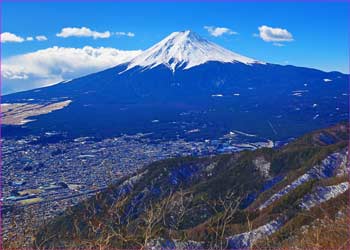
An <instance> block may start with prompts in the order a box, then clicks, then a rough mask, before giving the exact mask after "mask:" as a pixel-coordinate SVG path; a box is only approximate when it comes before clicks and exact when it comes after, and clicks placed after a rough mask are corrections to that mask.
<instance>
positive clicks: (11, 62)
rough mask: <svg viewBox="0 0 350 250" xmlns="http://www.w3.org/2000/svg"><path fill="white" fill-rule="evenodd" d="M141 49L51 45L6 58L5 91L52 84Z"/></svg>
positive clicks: (122, 59) (110, 64)
mask: <svg viewBox="0 0 350 250" xmlns="http://www.w3.org/2000/svg"><path fill="white" fill-rule="evenodd" d="M139 53H140V51H122V50H118V49H114V48H104V47H100V48H93V47H90V46H85V47H83V48H64V47H56V46H55V47H51V48H47V49H43V50H38V51H35V52H32V53H27V54H22V55H18V56H13V57H9V58H5V59H4V60H3V61H2V71H1V75H2V77H3V82H2V83H3V84H2V87H3V93H4V94H6V93H10V92H16V91H22V90H27V89H32V88H36V87H42V86H47V85H52V84H55V83H58V82H61V81H64V80H69V79H74V78H77V77H80V76H83V75H86V74H90V73H93V72H97V71H100V70H103V69H106V68H110V67H113V66H115V65H118V64H120V63H124V62H127V61H129V60H130V59H131V58H133V57H135V56H136V55H138V54H139Z"/></svg>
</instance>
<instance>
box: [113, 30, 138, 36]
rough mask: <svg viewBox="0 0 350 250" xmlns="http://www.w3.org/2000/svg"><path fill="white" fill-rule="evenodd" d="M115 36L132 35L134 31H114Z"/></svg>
mask: <svg viewBox="0 0 350 250" xmlns="http://www.w3.org/2000/svg"><path fill="white" fill-rule="evenodd" d="M114 34H115V35H116V36H128V37H134V36H135V33H132V32H124V31H120V32H115V33H114Z"/></svg>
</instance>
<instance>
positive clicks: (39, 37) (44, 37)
mask: <svg viewBox="0 0 350 250" xmlns="http://www.w3.org/2000/svg"><path fill="white" fill-rule="evenodd" d="M35 39H36V40H38V41H46V40H47V37H46V36H43V35H41V36H36V37H35Z"/></svg>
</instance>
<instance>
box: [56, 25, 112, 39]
mask: <svg viewBox="0 0 350 250" xmlns="http://www.w3.org/2000/svg"><path fill="white" fill-rule="evenodd" d="M56 36H58V37H64V38H67V37H72V36H75V37H93V38H94V39H97V38H109V37H110V36H111V32H110V31H104V32H97V31H94V30H91V29H89V28H86V27H81V28H70V27H67V28H63V29H62V30H61V32H60V33H58V34H56Z"/></svg>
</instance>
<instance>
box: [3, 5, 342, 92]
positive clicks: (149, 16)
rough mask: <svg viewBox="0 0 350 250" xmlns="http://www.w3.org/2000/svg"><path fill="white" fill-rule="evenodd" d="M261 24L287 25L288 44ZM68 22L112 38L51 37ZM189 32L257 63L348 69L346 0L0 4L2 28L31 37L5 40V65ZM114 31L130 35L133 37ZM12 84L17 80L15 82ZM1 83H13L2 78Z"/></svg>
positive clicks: (142, 44) (141, 45)
mask: <svg viewBox="0 0 350 250" xmlns="http://www.w3.org/2000/svg"><path fill="white" fill-rule="evenodd" d="M263 25H266V26H267V27H270V28H279V29H284V30H286V31H287V32H289V34H290V35H291V36H292V39H289V40H293V41H282V42H279V41H277V42H274V41H264V40H263V39H262V38H261V37H259V35H260V34H259V30H258V28H259V27H261V26H263ZM204 26H212V27H213V28H215V27H225V28H227V29H230V30H231V31H232V32H231V34H228V33H224V34H223V35H221V36H216V37H215V36H213V35H211V34H210V33H209V32H208V30H207V29H205V28H204ZM66 27H72V28H81V27H87V28H89V29H90V30H91V31H96V32H101V33H102V32H105V31H110V32H111V33H112V34H113V35H111V36H110V37H109V38H97V39H94V38H93V37H66V38H64V37H58V36H56V34H58V33H60V32H61V30H62V29H63V28H66ZM187 29H190V30H193V31H195V32H196V33H198V34H199V35H201V36H203V37H205V38H207V39H209V40H211V41H213V42H215V43H217V44H219V45H221V46H223V47H225V48H228V49H231V50H233V51H235V52H237V53H239V54H242V55H245V56H249V57H252V58H255V59H258V60H262V61H266V62H271V63H278V64H293V65H297V66H306V67H312V68H318V69H322V70H325V71H333V70H336V71H341V72H346V73H347V72H349V52H348V51H349V49H348V44H349V39H348V30H349V3H346V2H333V3H332V2H329V3H312V2H309V3H277V2H270V3H235V2H231V3H229V2H219V3H210V2H206V3H198V2H197V3H196V2H192V3H185V2H177V3H176V2H170V3H169V2H168V3H161V2H153V3H136V2H131V3H130V2H129V3H118V2H103V3H101V2H100V3H97V2H95V3H94V2H74V3H70V2H61V3H59V2H51V3H44V2H39V3H25V2H12V3H11V2H5V3H4V2H3V3H2V32H9V33H12V34H14V35H16V36H18V37H21V38H23V39H24V40H25V39H26V38H27V37H33V41H23V42H5V43H4V42H3V43H2V58H3V60H4V61H5V62H6V60H7V62H9V60H8V59H9V58H11V57H13V56H15V55H23V54H26V53H29V52H35V51H38V50H44V49H47V48H51V47H53V46H58V47H71V48H82V47H84V46H91V47H93V48H97V47H101V46H103V47H112V48H116V49H120V50H138V49H142V50H143V49H146V48H148V47H149V46H151V45H153V44H154V43H156V42H158V41H160V40H161V39H162V38H164V37H165V36H167V35H168V34H169V33H171V32H173V31H179V30H187ZM114 32H125V33H126V34H127V33H128V32H130V34H131V33H132V34H134V36H132V37H131V36H126V35H115V33H114ZM233 32H236V33H238V34H232V33H233ZM254 34H255V35H254ZM39 35H40V36H45V37H46V38H47V40H45V41H38V40H37V39H36V38H35V36H39ZM276 45H280V46H276ZM282 45H283V46H282ZM17 61H18V60H17ZM11 63H16V62H15V60H12V61H11ZM12 80H13V79H12ZM22 80H27V81H29V80H28V79H22ZM18 81H19V80H18V79H15V81H14V84H17V82H18ZM3 82H4V83H5V84H10V82H11V81H7V80H6V79H4V77H3ZM24 82H25V81H24ZM28 86H29V85H28Z"/></svg>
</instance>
